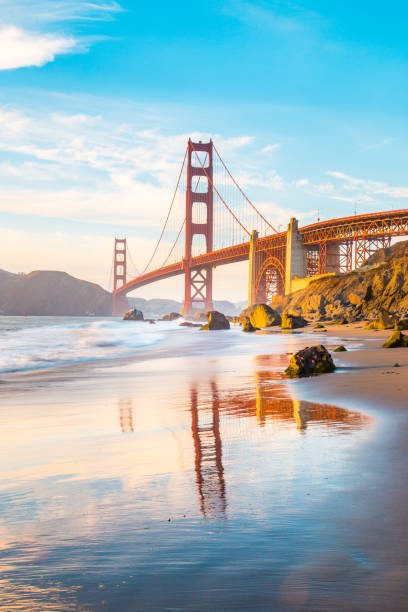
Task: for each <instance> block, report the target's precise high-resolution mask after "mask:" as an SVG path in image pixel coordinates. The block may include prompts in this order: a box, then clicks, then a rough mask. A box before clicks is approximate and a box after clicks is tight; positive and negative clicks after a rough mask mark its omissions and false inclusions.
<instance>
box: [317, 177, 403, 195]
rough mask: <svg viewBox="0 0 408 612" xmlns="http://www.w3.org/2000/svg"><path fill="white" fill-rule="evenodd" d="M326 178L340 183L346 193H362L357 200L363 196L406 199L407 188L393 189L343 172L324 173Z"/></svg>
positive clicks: (390, 186)
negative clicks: (331, 178) (334, 179)
mask: <svg viewBox="0 0 408 612" xmlns="http://www.w3.org/2000/svg"><path fill="white" fill-rule="evenodd" d="M326 174H327V175H328V176H332V177H333V178H336V179H338V180H340V181H342V186H341V187H342V189H344V190H346V191H360V192H362V193H361V195H360V196H359V198H360V199H361V197H363V196H364V194H365V195H386V196H388V197H391V198H396V199H399V198H408V187H394V186H393V185H388V184H387V183H382V182H379V181H371V180H366V179H360V178H355V177H353V176H349V175H348V174H344V173H343V172H337V171H335V172H333V171H330V172H329V171H328V172H326Z"/></svg>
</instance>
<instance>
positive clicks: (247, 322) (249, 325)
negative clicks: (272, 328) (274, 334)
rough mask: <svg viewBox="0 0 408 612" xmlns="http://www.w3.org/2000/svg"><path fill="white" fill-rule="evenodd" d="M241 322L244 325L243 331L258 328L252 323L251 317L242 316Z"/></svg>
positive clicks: (252, 330)
mask: <svg viewBox="0 0 408 612" xmlns="http://www.w3.org/2000/svg"><path fill="white" fill-rule="evenodd" d="M240 323H241V325H242V331H243V332H254V331H257V330H258V328H257V327H254V326H253V325H252V323H251V319H250V318H249V317H248V316H244V317H241V319H240Z"/></svg>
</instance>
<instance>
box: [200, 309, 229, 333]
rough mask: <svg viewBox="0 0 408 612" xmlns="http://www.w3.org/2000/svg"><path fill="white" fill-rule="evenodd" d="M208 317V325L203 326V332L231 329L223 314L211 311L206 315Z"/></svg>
mask: <svg viewBox="0 0 408 612" xmlns="http://www.w3.org/2000/svg"><path fill="white" fill-rule="evenodd" d="M205 314H206V317H207V321H208V323H207V324H206V325H202V326H201V327H200V329H203V330H215V329H230V324H229V321H228V319H227V317H225V316H224V315H223V314H222V313H221V312H218V311H217V310H209V311H208V312H206V313H205Z"/></svg>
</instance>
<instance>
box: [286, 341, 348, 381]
mask: <svg viewBox="0 0 408 612" xmlns="http://www.w3.org/2000/svg"><path fill="white" fill-rule="evenodd" d="M335 369H336V366H335V365H334V363H333V359H332V357H331V355H330V353H329V352H328V350H327V349H326V347H324V346H323V345H322V344H319V345H318V346H310V347H308V346H307V347H306V348H304V349H302V350H301V351H298V352H297V353H295V354H294V355H292V357H291V358H290V362H289V366H288V367H287V368H286V370H285V373H286V374H288V375H289V376H290V377H291V378H297V377H300V376H312V375H313V374H323V373H325V372H333V371H334V370H335Z"/></svg>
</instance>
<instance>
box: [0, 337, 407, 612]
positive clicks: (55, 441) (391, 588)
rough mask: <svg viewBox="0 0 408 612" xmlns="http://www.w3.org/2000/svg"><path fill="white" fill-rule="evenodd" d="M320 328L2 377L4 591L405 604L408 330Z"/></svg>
mask: <svg viewBox="0 0 408 612" xmlns="http://www.w3.org/2000/svg"><path fill="white" fill-rule="evenodd" d="M327 330H328V331H327V332H323V333H321V332H313V331H312V330H311V329H307V330H304V331H301V332H300V333H293V334H283V335H280V333H277V332H273V334H271V335H266V334H265V335H260V336H256V335H251V337H244V336H245V335H243V334H242V335H241V334H230V335H227V334H228V332H224V333H223V332H221V333H215V334H213V335H206V334H205V335H204V334H198V335H196V336H194V335H193V334H194V333H195V332H194V331H189V332H183V338H185V339H186V343H185V345H183V346H184V348H183V350H180V349H179V350H178V352H177V351H176V349H175V345H173V344H171V343H167V344H166V342H164V343H163V344H161V345H160V346H159V345H157V346H155V347H152V348H151V349H149V357H148V358H146V354H144V356H143V355H140V356H139V357H138V358H137V359H133V360H129V359H127V360H122V361H121V362H120V363H118V362H106V363H99V364H93V365H81V366H75V367H66V368H58V369H55V370H49V371H44V372H42V373H41V374H38V373H37V374H30V373H26V374H15V375H8V376H7V377H3V384H2V385H0V400H1V409H0V425H1V428H2V432H3V445H2V447H1V449H0V465H1V471H0V511H1V515H2V527H1V530H0V545H1V553H0V607H1V608H2V609H7V610H17V609H18V610H47V611H48V610H71V609H72V610H77V609H81V610H118V609H120V610H129V611H131V610H143V611H144V610H167V609H185V610H237V609H242V610H271V609H273V610H324V611H326V610H367V611H377V610H378V611H380V610H384V609H386V608H387V609H388V608H390V609H392V610H405V609H406V608H407V602H408V536H407V533H408V531H407V529H406V508H407V502H408V499H407V497H408V493H407V491H408V476H407V471H406V461H407V448H406V440H407V437H408V412H407V411H406V410H405V408H406V407H407V405H406V401H405V398H406V397H407V394H406V391H407V377H406V371H407V370H406V368H407V367H408V349H390V350H385V349H381V348H380V346H381V344H382V342H383V341H384V338H385V337H388V336H389V335H390V333H391V332H372V331H368V330H364V329H359V328H358V326H355V325H354V326H338V327H333V326H328V327H327ZM180 338H181V336H180ZM340 342H341V343H343V344H345V345H346V346H347V347H348V348H349V349H350V350H349V351H348V352H346V353H334V358H335V361H336V363H337V364H338V366H339V367H338V369H337V371H336V372H334V373H333V374H328V375H322V376H319V377H313V378H310V379H300V380H287V379H285V378H284V377H282V371H283V369H284V368H285V366H286V364H287V362H288V359H289V357H288V355H287V354H286V353H288V352H290V351H293V350H297V349H299V348H302V347H303V346H305V345H310V344H312V343H324V344H325V345H326V346H328V348H333V347H335V346H336V345H338V344H339V343H340ZM204 347H206V349H205V350H204ZM277 347H279V348H280V350H279V351H278V352H277ZM405 351H407V353H405ZM396 362H399V363H400V364H401V367H400V368H393V367H391V366H392V365H393V364H395V363H396Z"/></svg>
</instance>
